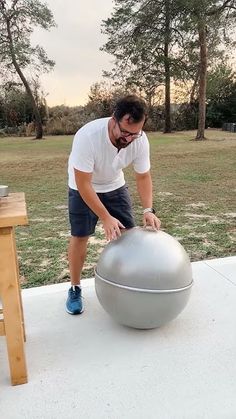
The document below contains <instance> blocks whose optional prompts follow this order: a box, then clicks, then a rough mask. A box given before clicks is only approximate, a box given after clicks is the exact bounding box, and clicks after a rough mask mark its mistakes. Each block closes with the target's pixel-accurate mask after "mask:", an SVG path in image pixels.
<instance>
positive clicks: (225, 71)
mask: <svg viewBox="0 0 236 419" xmlns="http://www.w3.org/2000/svg"><path fill="white" fill-rule="evenodd" d="M206 97H207V110H206V122H207V125H208V126H210V127H216V128H221V127H222V125H223V124H224V123H225V122H233V123H235V122H236V73H235V71H234V70H233V68H232V67H230V65H229V64H227V63H225V64H221V65H219V66H217V67H215V68H214V69H213V70H212V71H211V72H210V73H209V74H208V76H207V90H206Z"/></svg>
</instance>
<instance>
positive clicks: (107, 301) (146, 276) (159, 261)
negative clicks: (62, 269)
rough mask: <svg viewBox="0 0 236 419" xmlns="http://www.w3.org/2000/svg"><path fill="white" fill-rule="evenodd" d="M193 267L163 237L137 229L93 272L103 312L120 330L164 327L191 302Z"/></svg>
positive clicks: (108, 252)
mask: <svg viewBox="0 0 236 419" xmlns="http://www.w3.org/2000/svg"><path fill="white" fill-rule="evenodd" d="M192 284H193V281H192V270H191V263H190V260H189V257H188V255H187V253H186V252H185V250H184V248H183V246H181V244H180V243H179V242H178V241H177V240H176V239H174V238H173V237H172V236H170V235H169V234H167V233H164V232H163V231H158V232H157V231H153V230H149V229H143V228H133V229H131V230H128V231H126V232H125V233H123V234H122V236H121V237H120V238H119V239H117V240H114V241H112V242H110V243H109V244H108V245H107V246H106V247H105V249H104V250H103V251H102V253H101V255H100V258H99V261H98V263H97V266H96V269H95V289H96V293H97V297H98V299H99V301H100V303H101V305H102V306H103V308H104V309H105V310H106V311H107V312H108V313H109V314H110V315H111V316H112V317H113V318H114V319H115V320H116V321H117V322H118V323H120V324H123V325H126V326H130V327H134V328H137V329H152V328H155V327H160V326H162V325H164V324H165V323H167V322H169V321H171V320H173V319H174V318H175V317H176V316H177V315H178V314H179V313H180V312H181V311H182V310H183V309H184V307H185V305H186V304H187V302H188V299H189V296H190V292H191V287H192Z"/></svg>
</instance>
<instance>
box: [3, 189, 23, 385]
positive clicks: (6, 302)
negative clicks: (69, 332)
mask: <svg viewBox="0 0 236 419" xmlns="http://www.w3.org/2000/svg"><path fill="white" fill-rule="evenodd" d="M27 224H28V218H27V212H26V204H25V195H24V193H11V194H9V195H8V196H7V197H4V198H0V300H1V302H2V309H0V317H2V318H0V335H1V336H6V341H7V351H8V359H9V366H10V374H11V383H12V385H17V384H24V383H27V381H28V380H27V369H26V360H25V352H24V342H25V340H26V339H25V327H24V314H23V307H22V299H21V289H20V283H19V268H18V260H17V252H16V242H15V232H14V227H15V226H17V225H27Z"/></svg>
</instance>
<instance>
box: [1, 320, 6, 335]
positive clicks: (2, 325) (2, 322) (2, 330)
mask: <svg viewBox="0 0 236 419" xmlns="http://www.w3.org/2000/svg"><path fill="white" fill-rule="evenodd" d="M5 334H6V331H5V325H4V321H3V320H2V319H1V320H0V336H5Z"/></svg>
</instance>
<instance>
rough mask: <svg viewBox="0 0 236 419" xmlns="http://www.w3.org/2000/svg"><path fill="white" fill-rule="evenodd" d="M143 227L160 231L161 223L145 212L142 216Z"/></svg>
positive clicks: (153, 215) (150, 213) (151, 214)
mask: <svg viewBox="0 0 236 419" xmlns="http://www.w3.org/2000/svg"><path fill="white" fill-rule="evenodd" d="M143 225H144V227H147V226H151V227H152V228H153V230H160V227H161V221H160V220H159V218H157V217H156V216H155V214H153V213H152V212H146V213H145V214H144V215H143Z"/></svg>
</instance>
